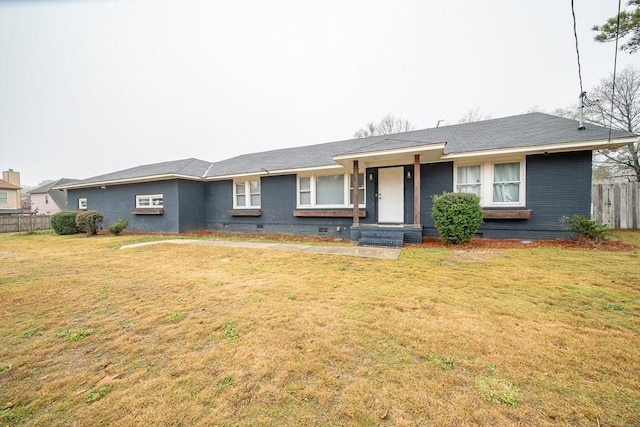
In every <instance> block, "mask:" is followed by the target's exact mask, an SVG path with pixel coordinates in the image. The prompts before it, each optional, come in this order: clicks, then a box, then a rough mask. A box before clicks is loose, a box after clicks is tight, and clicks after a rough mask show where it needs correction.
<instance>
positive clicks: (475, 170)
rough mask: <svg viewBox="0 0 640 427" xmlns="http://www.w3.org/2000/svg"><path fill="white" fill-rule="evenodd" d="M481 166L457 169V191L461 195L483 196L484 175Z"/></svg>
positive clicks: (459, 167)
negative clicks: (481, 172)
mask: <svg viewBox="0 0 640 427" xmlns="http://www.w3.org/2000/svg"><path fill="white" fill-rule="evenodd" d="M480 171H481V168H480V165H472V166H458V167H457V168H456V172H457V180H456V191H457V192H459V193H473V194H475V195H476V196H478V197H481V196H482V182H481V178H482V175H481V174H480Z"/></svg>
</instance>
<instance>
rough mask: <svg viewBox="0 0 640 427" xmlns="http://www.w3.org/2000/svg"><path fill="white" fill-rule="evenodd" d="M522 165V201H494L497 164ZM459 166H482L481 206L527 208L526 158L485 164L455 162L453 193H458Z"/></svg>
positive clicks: (493, 161)
mask: <svg viewBox="0 0 640 427" xmlns="http://www.w3.org/2000/svg"><path fill="white" fill-rule="evenodd" d="M516 162H519V163H520V191H519V194H520V200H519V201H517V202H494V201H493V175H494V173H493V168H494V166H495V165H497V164H505V163H516ZM459 166H480V176H481V179H480V194H481V195H480V205H482V206H483V207H510V206H513V207H523V206H526V202H527V195H526V192H525V191H526V188H527V186H526V176H527V174H526V159H525V158H524V157H516V158H505V159H500V160H490V161H484V162H478V161H476V162H473V161H465V162H455V163H454V165H453V191H454V192H456V193H457V192H458V167H459Z"/></svg>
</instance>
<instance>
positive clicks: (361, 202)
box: [349, 173, 365, 206]
mask: <svg viewBox="0 0 640 427" xmlns="http://www.w3.org/2000/svg"><path fill="white" fill-rule="evenodd" d="M353 180H354V175H353V174H349V205H351V206H353ZM364 193H365V191H364V173H359V174H358V205H359V206H363V205H364Z"/></svg>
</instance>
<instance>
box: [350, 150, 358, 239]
mask: <svg viewBox="0 0 640 427" xmlns="http://www.w3.org/2000/svg"><path fill="white" fill-rule="evenodd" d="M358 175H360V171H359V170H358V161H357V160H354V161H353V194H352V196H351V199H352V200H353V226H354V227H357V226H359V225H360V215H359V210H360V208H359V206H358V205H359V204H360V203H358V202H359V197H358V193H359V188H360V179H359V176H358Z"/></svg>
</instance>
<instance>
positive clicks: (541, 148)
mask: <svg viewBox="0 0 640 427" xmlns="http://www.w3.org/2000/svg"><path fill="white" fill-rule="evenodd" d="M637 140H638V137H636V136H634V137H627V138H618V139H616V140H612V141H609V140H606V139H599V140H595V141H589V142H587V141H580V142H574V143H558V144H545V145H534V146H529V147H515V148H507V149H496V150H479V151H465V152H464V153H451V154H445V155H443V156H442V160H450V159H461V158H467V157H487V156H504V155H510V154H543V153H560V152H567V151H578V150H580V149H585V150H600V149H605V148H608V149H616V148H620V147H622V146H623V145H627V144H629V143H632V142H635V141H637Z"/></svg>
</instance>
